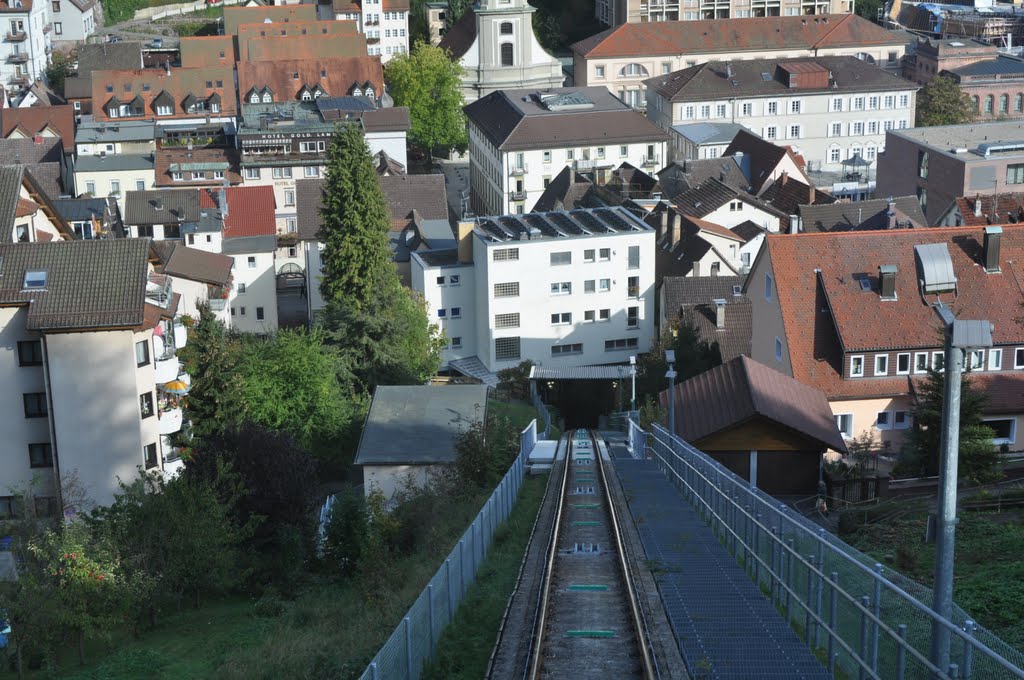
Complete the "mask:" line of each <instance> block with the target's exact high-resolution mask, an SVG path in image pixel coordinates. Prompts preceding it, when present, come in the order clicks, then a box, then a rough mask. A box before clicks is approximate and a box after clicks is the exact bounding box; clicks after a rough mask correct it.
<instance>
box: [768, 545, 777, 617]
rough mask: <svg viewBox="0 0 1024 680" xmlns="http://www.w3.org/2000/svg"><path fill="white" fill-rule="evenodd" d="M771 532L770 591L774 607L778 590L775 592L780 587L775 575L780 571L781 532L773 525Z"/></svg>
mask: <svg viewBox="0 0 1024 680" xmlns="http://www.w3.org/2000/svg"><path fill="white" fill-rule="evenodd" d="M771 533H772V538H771V541H772V544H771V565H772V566H771V567H770V568H769V569H768V591H769V593H770V594H771V598H772V606H773V607H774V606H775V604H776V603H777V602H778V600H777V599H776V592H775V591H776V588H777V587H778V583H777V582H776V578H775V577H776V575H778V573H779V565H778V552H779V551H778V545H779V536H778V534H779V530H778V529H776V528H775V527H772V528H771Z"/></svg>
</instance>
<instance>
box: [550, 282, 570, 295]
mask: <svg viewBox="0 0 1024 680" xmlns="http://www.w3.org/2000/svg"><path fill="white" fill-rule="evenodd" d="M551 294H552V295H572V282H570V281H557V282H555V283H552V284H551Z"/></svg>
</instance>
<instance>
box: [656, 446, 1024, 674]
mask: <svg viewBox="0 0 1024 680" xmlns="http://www.w3.org/2000/svg"><path fill="white" fill-rule="evenodd" d="M650 437H651V438H652V439H653V441H655V442H657V443H658V444H659V445H660V446H661V447H662V448H667V449H668V450H669V451H671V452H672V457H673V458H674V459H675V461H678V462H679V463H681V464H682V465H684V466H685V467H686V469H687V470H688V471H689V473H690V475H691V476H692V477H693V478H692V479H687V476H686V475H683V474H680V473H679V472H678V471H677V470H676V469H675V466H674V464H673V461H669V460H666V458H665V456H664V455H663V454H662V452H661V451H659V450H658V449H657V448H656V447H654V446H650V447H649V448H650V450H651V451H652V453H653V454H654V456H655V457H656V458H657V459H658V460H659V461H660V462H661V463H662V464H663V465H664V466H665V468H666V471H670V472H671V475H672V476H673V477H675V479H677V480H678V481H679V483H680V484H681V485H682V486H683V487H685V491H687V492H688V493H689V495H690V496H691V498H692V499H693V500H694V502H696V503H697V504H698V505H699V506H700V507H701V508H702V509H704V510H706V512H707V513H708V514H709V517H708V519H707V521H709V522H710V521H711V520H712V519H713V520H715V521H717V523H718V526H719V527H720V528H721V529H722V530H724V531H725V532H727V533H728V534H729V535H730V536H731V537H732V542H733V549H734V550H736V543H737V542H738V543H739V545H740V546H741V547H742V549H743V551H744V555H745V557H746V559H748V560H750V559H752V560H754V561H755V562H756V566H755V573H757V570H759V569H761V568H763V569H764V570H765V573H767V574H768V575H769V581H770V582H771V583H772V587H773V592H774V586H775V583H776V582H777V584H778V587H779V588H780V589H784V590H785V593H786V596H787V597H786V599H787V602H788V601H789V597H790V596H792V598H793V599H795V600H796V603H797V605H798V606H800V607H801V608H802V609H803V610H804V612H805V614H806V618H807V621H808V623H809V622H810V621H811V620H812V619H813V621H814V624H815V625H816V626H821V628H822V629H823V630H825V631H827V632H828V634H829V639H830V643H836V642H837V643H838V644H839V646H840V647H841V648H842V649H843V650H844V651H846V652H847V653H848V654H849V655H850V657H851V658H852V659H853V660H854V661H855V662H856V663H857V665H858V666H859V667H860V668H859V670H861V671H862V672H864V673H867V674H868V675H869V676H870V677H872V678H879V680H880V677H881V676H879V675H878V673H877V671H876V670H874V669H873V668H872V666H875V667H876V668H877V652H878V649H879V645H878V642H877V640H878V634H879V633H880V632H884V633H885V634H886V635H888V636H889V637H890V638H891V639H892V640H893V641H894V642H895V644H896V645H897V647H898V649H899V650H901V651H900V652H899V653H898V659H902V660H903V661H904V662H905V653H909V655H910V656H911V657H912V658H913V659H914V660H916V661H918V662H919V663H921V664H923V667H924V668H925V669H926V670H928V671H929V672H931V673H932V674H933V675H934V677H937V678H941V679H951V678H954V677H957V675H956V673H957V672H958V669H957V668H956V664H951V666H950V669H949V674H947V671H946V670H943V669H939V668H937V667H936V666H935V665H933V664H932V663H931V661H930V660H929V659H928V658H927V657H926V656H925V655H924V654H923V653H921V652H919V651H918V650H917V649H916V648H914V647H913V646H912V645H910V644H908V643H907V641H906V639H905V633H906V626H905V625H902V624H901V625H899V626H897V630H893V628H892V627H890V626H889V624H887V623H886V622H885V621H884V620H882V618H881V616H880V614H879V612H878V610H877V608H878V606H879V599H880V593H881V588H882V587H885V588H886V589H887V590H888V591H889V592H891V593H893V594H894V595H896V596H898V597H899V598H900V599H901V600H902V601H903V602H906V603H907V604H909V605H910V606H911V607H912V608H914V609H916V610H918V611H919V612H920V613H922V614H924V615H925V616H926V617H928V618H929V619H931V620H932V621H937V622H939V623H940V624H941V625H942V626H943V627H944V628H947V629H948V630H949V631H950V632H951V633H953V634H954V635H956V636H957V637H959V638H960V639H962V640H963V643H964V646H965V656H968V657H969V655H968V654H967V653H966V650H968V649H970V650H977V651H979V652H981V653H982V654H983V655H984V656H985V657H987V658H988V659H989V660H991V661H992V662H994V663H996V664H997V665H999V666H1000V667H1002V668H1003V669H1004V670H1006V671H1008V672H1009V673H1011V674H1012V675H1013V676H1014V677H1017V678H1024V670H1022V669H1021V668H1019V667H1017V666H1014V665H1013V664H1011V663H1010V662H1009V661H1008V660H1006V659H1005V658H1003V657H1002V656H1000V655H999V654H998V653H997V652H995V651H994V650H992V649H991V648H990V647H988V646H987V645H985V644H984V643H983V642H981V641H980V640H978V639H977V638H976V637H974V636H973V635H972V631H973V626H974V623H973V621H970V620H968V621H967V622H966V623H965V626H966V627H967V628H968V630H966V631H965V630H964V629H963V628H961V627H960V626H959V625H957V624H956V623H953V622H952V621H950V620H948V619H946V618H945V617H942V616H941V615H939V614H938V613H936V612H935V611H933V610H932V609H931V608H930V607H928V606H927V605H925V604H924V603H922V602H920V601H919V600H918V599H917V598H915V597H914V596H913V595H911V594H910V593H908V592H907V591H905V590H904V589H903V588H901V587H900V586H898V585H897V584H895V583H894V582H893V581H891V580H890V579H888V578H886V577H885V576H884V575H882V573H881V571H880V570H881V565H880V564H876V565H875V569H871V568H869V567H867V566H866V565H864V564H862V563H861V562H859V561H858V560H856V559H853V557H852V556H851V555H849V554H847V553H845V552H843V551H842V550H839V549H837V547H836V546H835V544H834V543H832V542H830V541H828V540H826V539H825V538H824V536H823V535H824V534H825V530H824V529H822V528H818V529H817V532H814V531H810V530H809V528H808V527H805V526H804V525H803V524H802V523H801V522H800V521H797V520H798V519H800V520H802V518H798V517H796V516H794V517H788V516H787V513H786V512H785V511H786V510H788V508H787V507H786V506H785V505H782V504H778V505H776V504H773V503H772V501H771V500H770V499H767V498H765V497H762V496H761V495H760V494H759V493H757V492H756V490H754V489H750V488H744V490H745V491H747V492H748V493H749V495H750V497H751V498H752V499H753V500H755V501H757V502H759V503H761V504H762V505H764V506H766V508H768V509H770V510H771V511H772V512H774V513H775V514H776V515H777V516H778V519H779V529H778V530H776V529H775V528H773V527H770V526H768V525H766V524H764V523H763V522H762V521H761V513H760V511H758V512H756V513H755V512H754V511H753V507H752V506H751V505H748V506H746V507H744V506H742V505H741V504H740V503H739V502H737V500H736V499H735V498H734V497H730V495H729V494H728V493H726V492H725V491H724V490H723V489H722V488H721V478H722V477H723V476H724V477H725V478H726V479H728V480H730V481H732V482H733V483H734V484H738V485H739V486H740V487H741V488H743V485H746V484H747V482H746V481H745V480H742V479H741V478H739V477H738V476H737V475H736V474H735V473H733V472H732V471H730V470H728V469H726V468H724V467H722V466H721V464H719V463H718V462H717V461H714V460H712V459H710V458H708V459H707V460H706V461H704V462H705V463H706V464H707V465H709V466H711V467H712V469H714V470H715V472H716V477H718V479H716V480H714V481H713V480H712V479H711V478H710V477H709V476H708V475H706V474H705V473H704V472H703V471H702V470H700V469H698V467H696V466H695V465H693V464H692V463H691V462H690V461H688V460H686V459H685V458H684V457H683V456H681V455H680V454H679V453H678V452H677V450H676V449H677V447H678V448H683V449H684V450H686V451H688V452H689V453H690V454H691V455H700V456H704V455H705V454H703V453H701V452H699V451H697V450H696V449H694V448H693V447H691V446H690V445H689V444H687V443H686V442H684V441H683V440H681V439H679V438H678V437H673V436H671V435H669V433H668V432H667V431H666V430H664V428H661V427H660V426H655V431H654V432H653V433H650ZM666 437H668V438H669V441H666ZM697 486H703V487H707V488H708V490H709V491H710V490H713V491H715V492H717V494H718V497H720V498H724V499H725V501H726V503H725V506H726V509H727V510H728V511H729V512H731V513H732V515H733V518H734V523H735V519H736V518H739V519H741V520H742V521H743V522H744V523H745V525H746V526H747V527H748V528H749V529H750V530H752V531H757V532H759V533H757V534H756V537H757V538H758V539H759V538H760V536H761V535H765V536H770V537H771V540H772V541H773V548H772V555H773V558H774V555H775V547H774V546H776V545H777V546H781V552H780V555H779V561H780V563H781V562H782V561H783V560H782V556H783V555H785V556H786V559H785V562H786V563H787V566H788V567H789V568H790V570H791V569H792V563H793V557H794V556H795V557H796V558H797V561H798V563H799V564H801V565H803V567H804V568H805V569H806V571H807V574H808V583H809V584H810V580H811V575H812V574H813V575H814V576H816V577H817V580H818V596H819V603H820V596H821V586H822V585H823V584H824V582H825V581H826V580H827V581H828V583H829V589H830V597H832V598H833V599H834V598H835V597H836V596H837V595H838V594H841V595H842V597H843V599H844V600H845V601H847V602H849V603H851V604H853V609H854V610H855V611H856V612H859V613H860V614H861V618H862V625H867V622H870V623H871V624H873V626H874V634H873V635H874V644H873V654H874V659H871V660H868V659H866V658H864V652H863V650H862V651H861V652H855V651H854V650H853V649H851V648H850V646H849V645H848V644H847V643H846V642H845V641H844V640H843V639H842V637H841V634H840V632H839V631H838V630H836V629H835V628H836V625H835V624H834V623H826V622H825V621H824V620H823V619H822V617H821V616H820V615H819V614H818V613H816V612H814V611H812V605H811V604H810V603H808V602H804V600H803V599H802V598H801V596H800V595H799V594H798V593H796V591H795V590H793V589H792V588H791V587H790V586H789V585H788V584H786V576H785V575H782V576H780V575H779V574H778V573H776V572H775V570H774V564H773V565H769V564H768V563H767V562H766V561H765V560H764V559H762V558H761V556H760V555H759V554H758V553H757V552H756V547H755V546H751V545H750V544H749V543H748V542H747V540H746V539H745V538H743V537H741V536H740V535H739V533H738V532H737V531H736V530H734V528H733V526H732V525H730V523H729V522H728V521H727V519H726V518H724V517H723V513H722V512H721V511H720V510H718V509H716V508H715V507H714V505H713V504H712V502H709V501H708V500H706V499H705V498H704V496H703V494H702V491H701V489H698V488H697ZM712 500H713V499H712ZM719 504H720V502H719ZM783 520H786V521H788V522H789V523H790V525H791V529H802V530H803V534H804V536H805V537H810V538H812V539H813V543H816V544H817V547H818V551H817V553H818V556H819V560H820V564H821V566H822V567H823V566H824V550H825V548H828V549H829V551H830V553H831V554H832V555H834V556H836V557H838V558H840V559H842V560H844V561H845V562H846V563H848V564H851V565H854V566H855V567H856V568H857V569H858V570H860V571H862V572H863V573H864V574H865V575H869V576H870V577H871V578H872V579H873V580H874V583H875V595H876V597H875V605H874V608H872V607H870V606H869V605H868V604H866V603H865V602H864V598H865V597H866V596H863V597H862V598H861V599H860V600H858V598H857V596H855V595H851V594H850V593H848V592H846V591H845V590H843V589H842V588H841V587H840V586H839V585H838V583H837V581H836V579H837V578H838V572H832V573H831V574H830V575H829V577H826V574H825V572H824V571H822V569H821V568H819V567H818V566H815V565H814V563H813V561H808V560H807V559H805V558H804V556H803V555H801V554H800V553H798V552H797V551H796V550H794V548H793V547H792V545H787V543H786V542H785V541H784V540H782V538H781V536H783V535H784V532H783V531H782V522H783ZM776 531H778V536H777V535H776ZM790 542H792V539H790ZM726 544H727V545H728V537H727V540H726ZM737 557H738V554H737ZM773 562H774V559H773ZM830 577H831V578H830ZM757 578H758V579H760V576H759V575H758V577H757ZM868 599H869V600H870V598H868ZM818 606H819V607H820V604H819V605H818ZM834 610H835V607H834V606H833V607H832V611H833V612H834ZM786 612H787V617H789V615H790V609H789V608H788V607H787V609H786ZM807 634H808V640H809V639H810V627H809V625H808V627H807ZM832 651H834V650H831V649H830V652H829V662H830V666H831V664H832V662H833V660H834V658H833V656H832ZM966 660H967V661H968V663H969V658H968V659H966ZM965 670H966V669H965ZM902 671H903V669H902V667H901V668H900V669H899V673H900V677H902ZM886 677H888V676H886Z"/></svg>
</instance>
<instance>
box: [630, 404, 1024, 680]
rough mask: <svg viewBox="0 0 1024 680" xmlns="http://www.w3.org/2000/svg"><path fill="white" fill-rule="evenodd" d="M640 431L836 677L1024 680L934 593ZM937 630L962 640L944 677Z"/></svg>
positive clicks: (663, 435) (991, 642)
mask: <svg viewBox="0 0 1024 680" xmlns="http://www.w3.org/2000/svg"><path fill="white" fill-rule="evenodd" d="M634 428H635V430H634ZM638 430H639V426H638V425H636V423H631V427H630V439H631V440H638V439H639V438H640V437H641V436H643V434H646V438H647V446H646V452H647V455H648V456H650V457H652V458H653V459H654V460H656V461H657V462H658V464H659V465H660V467H661V468H662V470H663V471H664V472H665V474H666V475H667V476H668V477H669V478H670V479H671V480H672V482H673V483H674V484H675V485H676V487H677V488H679V489H680V491H682V493H683V495H684V497H685V498H686V499H687V500H688V502H689V503H690V504H691V505H693V507H694V508H695V509H696V511H697V512H698V513H699V514H700V515H701V517H702V518H703V519H704V521H705V522H707V523H708V525H709V526H710V527H711V528H712V530H713V531H714V532H715V535H716V537H717V538H718V540H719V541H721V542H722V544H723V545H724V546H725V547H726V548H727V549H728V550H729V551H730V552H731V553H732V555H733V556H734V557H735V558H736V559H737V561H738V562H739V563H740V564H742V565H743V566H744V568H745V569H746V571H747V573H748V575H749V576H750V578H751V579H752V580H753V581H754V582H756V583H757V584H758V586H759V587H760V588H761V590H762V592H763V593H764V595H765V597H769V598H771V600H772V602H773V604H774V605H775V606H776V608H777V609H778V610H779V612H780V613H781V614H782V615H783V616H785V617H786V618H787V620H788V621H789V623H790V624H791V625H792V626H793V628H794V629H795V630H796V631H797V632H798V633H799V634H800V635H801V637H802V638H803V639H804V640H805V641H806V642H807V644H808V645H809V646H810V647H811V648H812V649H813V650H814V652H815V654H816V655H817V656H818V658H819V659H821V660H822V662H823V663H824V664H825V665H826V666H827V667H828V668H829V670H830V671H831V672H832V673H833V677H848V678H854V677H856V678H860V679H861V680H863V679H864V678H872V679H874V680H904V679H914V680H917V679H921V680H927V679H931V678H938V679H941V680H953V679H956V678H975V679H978V680H1003V679H1009V678H1024V670H1022V669H1024V654H1022V653H1021V652H1020V651H1019V650H1016V649H1014V648H1013V647H1010V646H1009V645H1008V644H1006V643H1005V642H1003V641H1002V640H1000V639H999V638H998V637H996V636H995V635H994V634H992V633H991V632H990V631H988V630H985V629H984V628H982V627H980V626H978V625H977V624H976V623H975V622H974V621H972V620H971V618H970V617H969V616H968V615H967V613H966V612H964V611H963V610H962V609H960V608H959V607H956V606H954V610H953V615H952V617H951V620H947V619H944V618H942V617H941V616H940V615H938V614H937V613H935V612H933V611H932V609H931V608H930V607H929V606H928V605H927V604H925V603H928V602H931V601H932V592H931V588H929V587H927V586H923V585H921V584H919V583H917V582H916V581H913V580H911V579H910V578H907V577H906V576H903V575H902V574H900V573H899V572H897V571H894V570H892V569H890V568H888V567H884V566H882V565H881V564H879V563H877V562H876V561H875V560H874V559H872V558H870V557H868V556H867V555H864V554H863V553H861V552H859V551H857V550H856V549H854V548H853V547H851V546H849V545H847V544H846V543H844V542H843V541H842V540H840V539H839V538H838V537H837V536H835V535H833V534H831V533H829V532H827V531H826V530H825V529H824V528H822V527H820V526H818V525H817V524H814V523H813V522H811V521H810V520H808V519H806V518H805V517H803V516H801V515H799V514H797V513H796V512H794V511H793V510H792V509H790V508H789V507H788V506H786V505H784V504H781V503H780V502H779V501H778V500H776V499H774V498H772V497H771V496H768V495H767V494H764V493H763V492H761V491H760V490H758V489H756V488H751V486H750V484H749V483H748V482H747V481H745V480H744V479H742V478H740V477H739V476H737V475H736V474H734V473H733V472H731V471H730V470H728V469H726V468H725V467H724V466H722V465H721V464H719V463H718V462H716V461H714V460H713V459H712V458H710V457H709V456H707V455H706V454H704V453H702V452H701V451H698V450H697V449H695V448H693V447H692V446H690V445H689V444H687V443H686V442H685V441H683V440H682V439H680V438H678V437H674V436H670V435H669V433H668V431H667V430H666V429H664V428H662V427H660V426H657V425H656V426H655V427H654V432H652V433H643V431H642V430H639V432H637V431H638ZM641 433H643V434H641ZM635 446H636V447H637V448H639V450H641V451H642V450H644V447H643V446H642V445H639V444H636V445H635ZM637 448H634V456H636V455H637ZM934 626H942V627H945V628H946V629H948V630H949V631H950V632H951V637H952V645H951V649H950V657H949V663H948V664H945V663H943V666H944V667H942V668H939V667H937V666H935V665H934V664H933V663H932V662H931V660H930V646H931V639H932V630H933V627H934Z"/></svg>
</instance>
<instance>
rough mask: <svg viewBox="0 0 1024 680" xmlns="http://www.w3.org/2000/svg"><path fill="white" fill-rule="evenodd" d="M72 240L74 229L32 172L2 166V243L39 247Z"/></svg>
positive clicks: (0, 168) (0, 235)
mask: <svg viewBox="0 0 1024 680" xmlns="http://www.w3.org/2000/svg"><path fill="white" fill-rule="evenodd" d="M72 238H74V232H73V231H72V228H71V225H69V224H68V222H67V220H65V219H64V218H63V217H62V216H61V214H60V212H59V211H58V210H57V208H56V207H55V206H54V204H53V201H52V200H51V199H50V197H49V196H48V195H47V194H46V192H45V191H44V190H43V188H42V187H41V186H40V184H39V182H37V181H36V179H35V178H34V177H33V176H32V172H31V171H29V170H28V169H26V167H25V166H23V165H6V166H0V243H5V242H6V243H38V242H41V241H60V240H62V239H63V240H70V239H72ZM0 275H2V272H0Z"/></svg>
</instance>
